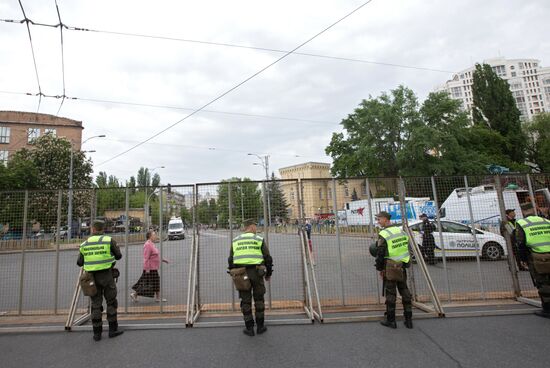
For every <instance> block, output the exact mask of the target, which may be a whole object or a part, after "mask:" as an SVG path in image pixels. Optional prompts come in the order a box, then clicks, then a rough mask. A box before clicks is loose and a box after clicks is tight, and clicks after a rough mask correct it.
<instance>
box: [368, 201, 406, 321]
mask: <svg viewBox="0 0 550 368" xmlns="http://www.w3.org/2000/svg"><path fill="white" fill-rule="evenodd" d="M376 219H377V221H378V224H379V225H380V226H381V227H382V230H381V231H380V233H379V237H378V243H377V245H378V246H377V253H376V269H377V270H378V271H379V272H380V276H381V277H382V279H383V280H384V285H385V287H384V291H385V295H386V317H385V319H384V320H383V321H381V322H380V323H381V324H382V326H386V327H390V328H397V324H396V322H395V302H396V300H397V290H399V294H400V295H401V299H402V301H403V309H404V317H405V327H407V328H413V323H412V297H411V292H410V291H409V288H408V286H407V273H406V269H407V268H408V267H409V262H410V256H409V237H408V236H407V234H406V233H405V232H404V231H403V230H402V229H401V228H400V227H397V226H392V225H391V221H390V219H391V215H390V214H389V213H388V212H385V211H382V212H380V213H379V214H378V215H376ZM396 289H397V290H396Z"/></svg>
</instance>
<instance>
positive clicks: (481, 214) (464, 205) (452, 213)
mask: <svg viewBox="0 0 550 368" xmlns="http://www.w3.org/2000/svg"><path fill="white" fill-rule="evenodd" d="M469 194H470V202H471V204H472V213H473V218H474V221H473V222H474V224H479V225H482V226H488V227H498V225H499V224H500V207H499V204H498V197H497V191H496V188H495V186H494V185H480V186H478V187H473V188H469ZM502 195H503V197H504V207H505V208H506V209H508V208H513V209H515V210H516V218H517V219H521V218H524V217H527V216H528V215H529V214H531V213H532V210H533V205H532V202H531V198H530V195H529V191H528V190H525V189H504V191H503V192H502ZM535 196H536V200H537V208H538V209H544V208H546V209H547V208H548V205H547V203H548V200H549V194H548V189H547V188H545V189H539V190H537V191H535ZM539 202H540V203H539ZM544 203H546V206H545V205H544ZM440 211H441V219H442V220H450V221H456V222H460V223H463V224H470V223H471V219H470V210H469V207H468V196H467V195H466V188H456V189H455V190H453V192H452V193H451V194H450V195H449V197H448V198H447V199H446V200H445V202H443V204H442V205H441V209H440Z"/></svg>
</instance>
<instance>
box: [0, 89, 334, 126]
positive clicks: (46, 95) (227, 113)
mask: <svg viewBox="0 0 550 368" xmlns="http://www.w3.org/2000/svg"><path fill="white" fill-rule="evenodd" d="M0 93H4V94H12V95H24V96H37V94H36V93H30V92H12V91H2V90H0ZM42 97H44V98H55V99H60V98H63V96H62V95H48V94H42ZM64 97H65V99H67V100H73V101H84V102H93V103H106V104H114V105H126V106H139V107H153V108H159V109H171V110H184V111H194V110H195V108H191V107H182V106H171V105H155V104H146V103H139V102H128V101H115V100H105V99H97V98H85V97H74V96H64ZM202 112H203V113H210V114H223V115H232V116H245V117H251V118H262V119H274V120H286V121H298V122H302V123H308V124H323V125H338V124H339V122H334V121H327V120H313V119H303V118H294V117H288V116H276V115H263V114H248V113H242V112H234V111H223V110H207V109H204V110H202Z"/></svg>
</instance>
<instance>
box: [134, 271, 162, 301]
mask: <svg viewBox="0 0 550 368" xmlns="http://www.w3.org/2000/svg"><path fill="white" fill-rule="evenodd" d="M132 289H133V290H134V291H135V292H136V294H137V295H139V296H144V297H148V298H152V297H154V296H155V293H158V292H159V291H160V277H159V273H158V271H157V270H151V271H149V272H145V271H143V273H142V274H141V277H140V278H139V280H138V281H137V282H136V283H135V284H134V286H132Z"/></svg>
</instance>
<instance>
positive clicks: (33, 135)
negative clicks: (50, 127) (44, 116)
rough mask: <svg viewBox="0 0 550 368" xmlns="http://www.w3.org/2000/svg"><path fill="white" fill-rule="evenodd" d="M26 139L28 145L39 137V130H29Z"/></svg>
mask: <svg viewBox="0 0 550 368" xmlns="http://www.w3.org/2000/svg"><path fill="white" fill-rule="evenodd" d="M27 137H28V142H29V143H31V142H32V141H34V140H35V139H37V138H38V137H40V128H29V130H28V133H27Z"/></svg>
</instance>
